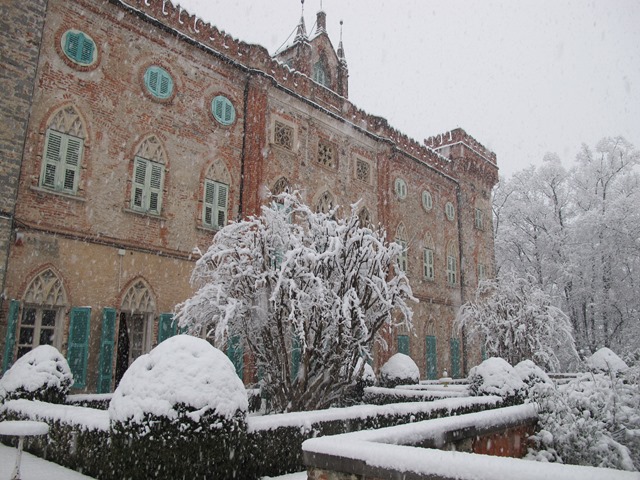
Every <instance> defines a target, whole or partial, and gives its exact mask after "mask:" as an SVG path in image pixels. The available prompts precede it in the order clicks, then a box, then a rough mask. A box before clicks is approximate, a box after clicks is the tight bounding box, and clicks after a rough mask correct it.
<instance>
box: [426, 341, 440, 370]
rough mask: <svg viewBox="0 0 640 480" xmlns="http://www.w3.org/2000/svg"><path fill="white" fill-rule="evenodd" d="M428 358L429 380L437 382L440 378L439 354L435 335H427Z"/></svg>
mask: <svg viewBox="0 0 640 480" xmlns="http://www.w3.org/2000/svg"><path fill="white" fill-rule="evenodd" d="M426 348H427V350H426V354H427V355H426V356H427V378H428V379H429V380H435V379H436V378H438V354H437V340H436V336H435V335H427V338H426Z"/></svg>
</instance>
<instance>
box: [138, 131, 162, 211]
mask: <svg viewBox="0 0 640 480" xmlns="http://www.w3.org/2000/svg"><path fill="white" fill-rule="evenodd" d="M163 185H164V153H163V150H162V147H161V146H160V142H159V141H158V139H157V138H156V137H153V136H152V137H149V138H147V139H146V140H145V141H144V142H143V143H142V144H141V146H140V148H139V149H138V153H137V155H136V156H135V158H134V165H133V181H132V188H131V208H132V209H133V210H136V211H139V212H145V213H151V214H154V215H159V214H160V211H161V209H162V188H163Z"/></svg>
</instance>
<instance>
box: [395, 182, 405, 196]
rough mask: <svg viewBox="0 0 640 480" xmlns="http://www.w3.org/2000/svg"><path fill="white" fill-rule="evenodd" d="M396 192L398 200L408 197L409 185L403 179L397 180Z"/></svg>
mask: <svg viewBox="0 0 640 480" xmlns="http://www.w3.org/2000/svg"><path fill="white" fill-rule="evenodd" d="M395 191H396V195H397V196H398V198H406V197H407V184H406V182H405V181H404V180H403V179H401V178H396V183H395Z"/></svg>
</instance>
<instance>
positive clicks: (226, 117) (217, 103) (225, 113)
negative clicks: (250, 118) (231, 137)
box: [211, 95, 236, 125]
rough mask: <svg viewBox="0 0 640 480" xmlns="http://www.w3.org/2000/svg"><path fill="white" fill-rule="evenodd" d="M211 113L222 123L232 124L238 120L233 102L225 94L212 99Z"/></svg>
mask: <svg viewBox="0 0 640 480" xmlns="http://www.w3.org/2000/svg"><path fill="white" fill-rule="evenodd" d="M211 113H213V118H215V119H216V120H217V121H218V122H220V123H221V124H222V125H231V124H232V123H233V122H234V121H235V120H236V109H235V108H234V106H233V103H231V100H229V99H228V98H227V97H225V96H223V95H218V96H217V97H215V98H214V99H213V100H212V101H211Z"/></svg>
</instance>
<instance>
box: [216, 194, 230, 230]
mask: <svg viewBox="0 0 640 480" xmlns="http://www.w3.org/2000/svg"><path fill="white" fill-rule="evenodd" d="M228 195H229V188H228V187H227V186H226V185H223V184H222V183H219V184H218V202H217V205H216V213H217V218H216V222H217V225H216V226H217V227H218V228H222V227H224V226H225V225H226V224H227V199H228V198H227V197H228Z"/></svg>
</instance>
